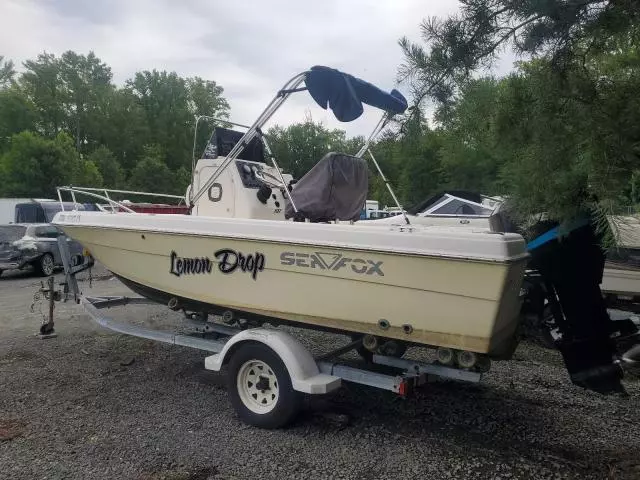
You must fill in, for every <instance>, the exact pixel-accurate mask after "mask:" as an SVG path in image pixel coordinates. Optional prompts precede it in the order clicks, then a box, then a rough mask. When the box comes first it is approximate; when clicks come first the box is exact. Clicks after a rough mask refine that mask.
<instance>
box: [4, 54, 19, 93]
mask: <svg viewBox="0 0 640 480" xmlns="http://www.w3.org/2000/svg"><path fill="white" fill-rule="evenodd" d="M13 67H14V65H13V61H11V60H5V59H4V56H2V55H0V90H1V89H4V88H7V87H9V86H10V85H11V84H12V83H13V77H14V76H15V74H16V71H15V69H14V68H13Z"/></svg>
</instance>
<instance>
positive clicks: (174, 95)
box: [0, 51, 229, 196]
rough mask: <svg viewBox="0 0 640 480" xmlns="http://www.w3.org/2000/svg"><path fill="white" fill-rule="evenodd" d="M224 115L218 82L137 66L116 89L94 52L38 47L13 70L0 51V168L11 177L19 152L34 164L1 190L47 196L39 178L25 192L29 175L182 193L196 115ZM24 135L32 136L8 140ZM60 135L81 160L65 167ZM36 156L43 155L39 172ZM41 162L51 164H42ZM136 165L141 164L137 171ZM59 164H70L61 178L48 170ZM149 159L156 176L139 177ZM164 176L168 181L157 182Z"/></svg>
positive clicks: (108, 70) (202, 135)
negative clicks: (51, 51) (50, 50)
mask: <svg viewBox="0 0 640 480" xmlns="http://www.w3.org/2000/svg"><path fill="white" fill-rule="evenodd" d="M228 111H229V105H228V103H227V101H226V100H225V99H224V97H223V89H222V87H221V86H219V85H218V84H216V83H215V82H214V81H211V80H205V79H203V78H200V77H193V78H183V77H180V76H179V75H178V74H177V73H175V72H171V73H169V72H165V71H161V72H159V71H156V70H153V71H151V72H150V71H143V72H138V73H136V74H135V75H134V76H133V78H131V79H130V80H129V81H127V82H126V84H125V85H124V86H123V87H118V86H116V85H114V84H113V83H112V72H111V68H110V67H109V66H108V65H106V64H105V63H104V62H102V61H101V60H100V59H99V58H98V57H97V56H96V55H95V54H94V53H93V52H90V53H89V54H87V55H81V54H78V53H76V52H73V51H67V52H64V53H63V54H62V55H61V56H60V57H57V56H55V55H53V54H49V53H42V54H41V55H38V56H37V58H35V59H31V60H27V61H26V62H24V64H23V69H22V71H21V72H20V73H19V74H16V72H15V69H14V65H13V62H11V61H10V60H5V59H4V58H3V57H0V155H2V154H3V153H7V154H10V155H9V156H8V157H7V160H6V162H5V163H6V165H9V167H6V165H5V167H6V168H8V170H7V171H8V172H13V173H11V175H14V174H15V175H18V173H16V172H19V171H20V168H22V167H19V166H17V164H16V163H15V162H14V161H13V160H12V159H16V161H17V159H24V158H25V157H26V158H28V163H29V165H30V168H34V169H35V170H34V171H33V172H31V177H29V176H28V175H27V176H25V179H24V182H22V181H20V182H18V183H15V184H12V186H10V187H0V188H3V191H4V190H6V191H7V192H10V191H25V190H33V191H34V192H37V191H38V188H40V187H42V188H45V190H43V191H41V192H40V193H38V195H39V196H42V195H44V194H45V193H47V194H51V189H50V187H48V186H44V185H45V183H43V181H39V180H37V179H36V180H34V181H35V186H34V187H33V188H32V189H31V187H29V188H27V187H26V186H25V185H24V183H25V182H26V181H27V179H31V180H33V179H34V178H35V177H38V176H40V175H43V178H45V177H50V178H52V179H53V180H54V181H55V182H57V184H71V183H74V184H82V185H87V186H95V185H104V186H105V187H111V188H116V187H118V188H126V187H128V186H130V185H136V186H140V185H142V184H145V185H148V186H149V187H153V188H152V189H153V190H158V188H162V187H164V186H166V187H167V188H169V191H171V192H175V193H181V194H182V193H184V190H185V189H186V183H188V181H189V179H190V176H191V173H190V171H191V156H192V139H193V126H194V123H195V122H194V120H195V116H196V115H210V116H216V117H219V118H227V117H228ZM200 128H201V129H202V131H201V132H199V133H200V134H199V135H198V138H199V141H200V143H199V147H198V148H199V151H202V149H203V148H204V142H206V140H207V138H208V136H209V134H210V131H209V132H206V133H205V130H206V129H207V128H209V129H210V126H207V125H206V124H205V123H203V124H202V126H201V127H200ZM21 132H31V134H30V135H27V136H24V135H21V136H18V137H15V135H16V134H18V133H21ZM61 133H64V134H65V135H64V136H63V137H64V138H65V139H67V140H68V139H71V141H72V143H71V145H72V146H73V150H74V152H75V155H76V156H77V159H81V158H85V159H86V161H83V162H80V163H78V162H75V161H74V162H75V163H74V162H72V163H73V165H71V164H69V165H67V164H68V161H70V160H69V158H70V157H69V155H70V152H68V151H67V147H68V145H67V144H66V143H65V146H64V148H62V147H60V145H58V144H59V143H60V138H63V137H61V136H60V134H61ZM47 140H49V141H54V142H58V143H56V145H58V147H60V148H58V150H56V148H54V144H52V143H47ZM14 142H17V144H14ZM25 142H26V143H25ZM65 142H66V140H65ZM145 146H147V147H145ZM150 146H153V147H150ZM53 151H55V152H57V153H56V154H55V155H54V154H53V153H51V152H53ZM38 152H49V153H47V155H48V159H44V158H43V160H42V162H43V166H42V169H41V171H38V168H39V167H38V161H37V160H38V156H37V153H38ZM61 152H65V153H64V154H63V153H61ZM159 152H162V153H159ZM67 153H69V155H67ZM43 154H44V153H43ZM51 158H56V159H57V160H56V161H53V160H51ZM3 159H4V157H3ZM65 159H66V160H65ZM58 160H59V161H58ZM47 162H49V163H51V162H53V166H52V165H49V166H46V165H45V163H47ZM158 162H159V163H160V164H161V165H160V166H159V164H158ZM140 163H143V167H144V168H142V167H141V168H137V167H138V165H139V164H140ZM65 165H66V166H69V167H70V168H71V169H67V170H65V169H64V168H63V169H62V170H61V171H66V174H60V175H58V173H56V174H55V175H53V176H49V175H48V174H46V172H47V171H50V170H51V169H53V170H55V171H56V172H57V168H58V167H61V166H65ZM151 165H153V166H155V167H157V168H156V169H155V172H154V173H153V174H152V178H153V179H155V180H157V181H143V180H142V179H141V175H142V172H150V171H151V170H152V169H151V168H150V167H151ZM7 174H9V173H7ZM134 174H135V175H134ZM161 175H165V176H166V178H164V180H159V176H161ZM18 176H19V175H18ZM32 177H34V178H32ZM176 179H177V181H176ZM14 180H15V179H14ZM16 181H17V180H16Z"/></svg>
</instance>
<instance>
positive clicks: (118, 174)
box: [87, 145, 125, 188]
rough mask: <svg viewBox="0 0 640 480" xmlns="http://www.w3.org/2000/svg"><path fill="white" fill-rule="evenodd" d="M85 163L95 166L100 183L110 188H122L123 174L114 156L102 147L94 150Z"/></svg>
mask: <svg viewBox="0 0 640 480" xmlns="http://www.w3.org/2000/svg"><path fill="white" fill-rule="evenodd" d="M87 162H88V163H91V164H93V165H95V166H96V168H97V170H98V173H99V174H100V177H101V178H102V182H103V184H104V185H108V186H109V187H111V188H122V187H124V186H125V185H124V172H123V170H122V167H121V166H120V164H119V163H118V161H117V160H116V157H115V155H114V154H113V153H112V152H111V150H109V149H108V148H107V147H105V146H104V145H100V146H99V147H98V148H96V149H95V150H94V151H93V152H91V154H90V155H89V156H88V158H87Z"/></svg>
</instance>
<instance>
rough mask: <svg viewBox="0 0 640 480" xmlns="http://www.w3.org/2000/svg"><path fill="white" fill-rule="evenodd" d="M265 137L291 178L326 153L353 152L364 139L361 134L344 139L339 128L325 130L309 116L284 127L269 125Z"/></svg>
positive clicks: (305, 171)
mask: <svg viewBox="0 0 640 480" xmlns="http://www.w3.org/2000/svg"><path fill="white" fill-rule="evenodd" d="M267 140H268V142H269V145H270V146H271V149H272V150H273V154H274V155H275V157H276V160H277V161H278V163H279V166H280V167H281V168H283V169H284V170H286V171H287V172H288V173H290V174H291V175H293V177H294V178H300V177H302V176H303V175H304V174H305V173H307V172H308V171H309V170H310V169H311V168H312V167H313V166H314V165H315V164H316V163H317V162H318V161H319V160H320V159H321V158H322V157H323V156H324V155H326V154H327V153H329V152H331V151H334V152H344V153H349V154H352V155H355V154H356V153H357V150H359V148H360V146H361V145H362V144H363V143H364V139H362V138H354V139H349V140H348V139H347V138H346V134H345V132H344V131H343V130H338V129H335V130H329V129H327V128H326V127H324V126H323V125H322V124H321V123H316V122H314V121H313V120H312V119H311V118H307V119H306V120H305V121H304V122H301V123H296V124H293V125H290V126H288V127H287V128H282V127H280V126H275V127H272V128H270V129H269V131H268V132H267Z"/></svg>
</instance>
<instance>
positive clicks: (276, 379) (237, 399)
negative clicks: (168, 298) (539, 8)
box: [40, 235, 489, 428]
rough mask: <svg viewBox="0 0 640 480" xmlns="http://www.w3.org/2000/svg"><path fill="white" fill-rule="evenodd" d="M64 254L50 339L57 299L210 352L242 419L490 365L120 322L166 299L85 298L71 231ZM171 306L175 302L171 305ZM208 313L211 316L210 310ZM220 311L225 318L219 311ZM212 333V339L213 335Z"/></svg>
mask: <svg viewBox="0 0 640 480" xmlns="http://www.w3.org/2000/svg"><path fill="white" fill-rule="evenodd" d="M58 244H59V246H60V252H61V255H62V257H63V264H64V275H65V281H64V282H62V283H61V284H60V285H62V286H64V289H63V290H62V291H60V290H56V289H55V288H54V282H53V277H51V278H50V279H49V281H48V286H47V287H44V285H43V288H42V290H41V291H42V292H43V293H44V296H45V297H46V299H47V300H48V301H49V318H48V322H47V323H44V324H43V325H42V327H41V329H40V335H41V336H42V337H43V338H49V337H52V336H55V330H54V318H53V304H54V302H56V301H65V302H66V301H69V300H73V301H74V302H75V303H76V304H80V305H82V307H83V308H84V310H85V311H86V312H87V313H88V314H89V316H90V317H91V318H92V319H93V320H94V321H95V322H96V323H97V324H98V325H100V326H102V327H103V328H107V329H109V330H112V331H114V332H117V333H121V334H124V335H131V336H135V337H139V338H144V339H147V340H153V341H157V342H162V343H168V344H172V345H178V346H183V347H190V348H195V349H198V350H202V351H205V352H208V353H209V355H208V356H207V357H205V359H204V367H205V369H207V370H213V371H220V370H221V369H222V368H223V366H227V367H228V373H227V386H228V389H229V394H230V397H231V403H232V405H233V406H234V408H235V410H236V412H237V414H238V415H239V417H240V418H241V419H242V420H243V421H244V422H246V423H248V424H250V425H254V426H258V427H261V428H278V427H282V426H285V425H286V424H288V423H289V422H290V421H292V420H293V418H294V417H295V416H296V414H297V413H298V411H299V408H300V406H301V400H302V396H303V394H326V393H329V392H331V391H334V390H336V389H338V388H339V387H340V386H341V385H342V382H343V381H345V382H351V383H357V384H361V385H367V386H370V387H374V388H379V389H382V390H387V391H390V392H394V393H396V394H398V395H400V396H402V397H407V396H409V395H410V394H411V393H412V392H413V391H414V390H415V389H416V387H419V386H421V385H424V384H426V383H428V382H430V381H434V380H436V379H437V378H443V379H450V380H454V381H463V382H472V383H477V382H479V381H480V380H481V379H482V376H483V374H484V373H485V372H486V371H488V367H489V366H488V365H484V368H483V369H482V370H481V371H474V370H473V369H471V368H468V369H464V368H457V367H454V366H449V365H445V364H440V363H437V362H435V363H427V362H418V361H414V360H410V359H405V358H399V357H400V356H399V355H398V356H385V355H379V354H376V353H371V355H368V356H367V358H366V360H367V362H366V367H362V368H361V367H354V366H350V365H346V364H344V363H341V362H339V361H338V360H337V357H339V356H340V355H342V354H344V353H347V352H349V351H352V350H356V349H358V348H359V347H360V348H362V345H363V338H362V337H361V338H357V339H355V340H354V339H352V341H351V342H350V343H348V344H347V345H344V346H342V347H339V348H337V349H335V350H333V351H330V352H327V353H324V354H322V355H320V356H315V357H314V356H313V355H312V353H311V352H310V351H309V350H308V349H307V348H306V347H305V346H304V345H303V344H302V343H301V342H300V341H299V340H297V339H296V338H295V337H294V336H293V335H291V334H289V333H288V332H286V331H284V330H280V329H276V328H265V327H262V326H260V327H255V328H254V327H249V328H247V327H246V326H244V327H243V326H229V325H226V324H224V319H223V318H222V317H221V320H222V322H218V321H211V320H208V319H203V318H202V316H201V315H199V314H193V313H191V314H188V313H187V312H185V316H186V317H187V318H186V319H185V324H186V325H188V326H189V327H190V330H191V331H190V332H189V333H186V334H176V333H171V332H164V331H159V330H154V329H149V328H144V327H140V326H136V325H132V324H128V323H125V322H119V321H116V320H114V319H113V318H111V317H109V316H107V314H106V311H108V310H110V309H112V308H117V307H122V306H126V305H160V304H159V303H158V302H155V301H153V300H150V299H147V298H145V297H127V296H85V295H83V294H82V293H81V291H80V288H79V285H78V281H77V279H76V275H77V274H78V273H80V272H82V271H85V270H87V269H89V268H91V267H92V266H93V259H92V258H90V256H89V257H88V260H87V259H85V260H84V262H83V263H81V264H77V263H78V262H75V263H76V265H72V263H71V257H70V253H69V250H68V247H67V244H66V236H64V235H63V236H60V237H58ZM168 307H169V308H170V306H168ZM207 317H208V315H207ZM215 317H218V316H215ZM207 337H209V338H207Z"/></svg>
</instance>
